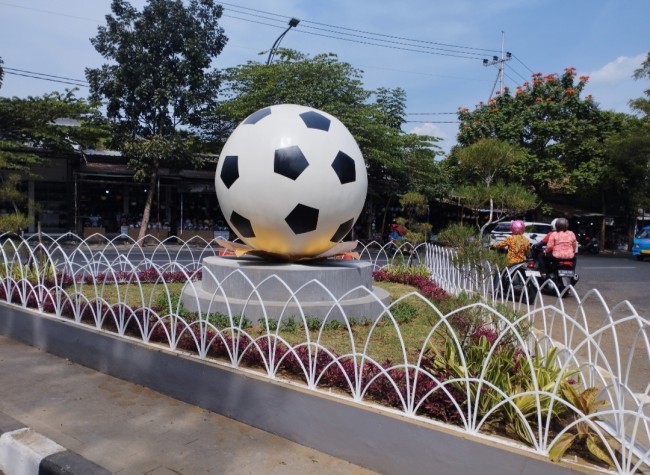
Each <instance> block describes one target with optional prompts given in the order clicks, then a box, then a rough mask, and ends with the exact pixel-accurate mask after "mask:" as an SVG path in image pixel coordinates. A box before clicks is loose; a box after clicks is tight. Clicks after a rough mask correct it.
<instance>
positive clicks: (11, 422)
mask: <svg viewBox="0 0 650 475" xmlns="http://www.w3.org/2000/svg"><path fill="white" fill-rule="evenodd" d="M0 470H1V471H2V472H4V473H5V474H6V475H110V473H111V472H109V471H108V470H106V469H105V468H103V467H100V466H99V465H97V464H96V463H94V462H91V461H90V460H87V459H85V458H83V457H82V456H81V455H79V454H77V453H75V452H71V451H69V450H66V448H65V447H62V446H61V445H59V444H57V443H56V442H54V441H53V440H50V439H48V438H47V437H45V436H44V435H42V434H39V433H38V432H35V431H34V430H32V429H30V428H29V427H26V426H25V425H23V424H21V423H20V422H18V421H16V420H15V419H13V418H11V417H9V416H7V415H6V414H3V413H1V412H0Z"/></svg>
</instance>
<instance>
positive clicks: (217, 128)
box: [208, 49, 444, 234]
mask: <svg viewBox="0 0 650 475" xmlns="http://www.w3.org/2000/svg"><path fill="white" fill-rule="evenodd" d="M276 58H277V59H276V61H274V62H273V63H271V64H270V65H265V64H261V63H258V62H253V61H250V62H248V63H246V64H244V65H241V66H238V67H235V68H231V69H228V70H226V71H225V74H224V82H223V97H224V100H222V101H221V102H220V103H219V105H218V107H217V108H216V109H215V110H214V111H213V114H212V115H211V119H210V122H209V127H208V136H209V138H210V139H212V140H214V141H216V142H223V141H225V140H226V138H227V137H228V135H229V134H230V132H232V130H233V129H234V128H235V127H236V126H237V124H239V123H240V122H241V121H242V120H243V119H244V118H245V117H247V116H248V115H249V114H251V113H253V112H255V111H256V110H259V109H261V108H263V107H267V106H269V105H273V104H285V103H289V104H300V105H305V106H309V107H314V108H316V109H320V110H323V111H325V112H328V113H330V114H332V115H333V116H335V117H337V118H338V119H339V120H341V122H343V123H344V124H345V126H346V127H347V128H348V129H349V130H350V132H351V133H352V135H353V136H354V138H355V139H356V141H357V143H358V144H359V147H360V149H361V151H362V153H363V156H364V158H365V160H366V164H367V167H368V168H367V169H368V183H369V189H368V197H369V199H368V203H367V205H368V206H367V213H368V215H371V216H372V215H374V210H373V209H374V207H375V206H374V203H379V204H381V205H383V207H384V209H385V210H387V209H388V208H389V205H390V203H391V201H396V200H398V199H399V197H400V196H401V195H402V194H403V193H405V192H407V191H419V192H422V193H423V194H425V195H426V196H431V195H432V194H434V193H436V192H438V190H439V189H440V188H442V187H443V186H444V185H443V184H442V181H441V180H440V178H439V177H440V175H439V173H438V170H437V166H436V163H435V161H434V159H435V156H436V155H438V154H440V152H439V149H438V147H437V146H436V145H435V142H436V141H437V140H438V139H437V138H434V137H426V136H419V135H415V134H405V133H403V132H402V130H401V126H402V125H403V124H404V116H405V93H404V91H403V90H401V89H399V88H397V89H387V88H380V89H378V90H377V91H368V90H365V89H364V88H363V86H362V73H361V71H359V70H358V69H356V68H354V67H352V66H351V65H350V64H348V63H345V62H340V61H339V60H338V58H337V57H336V55H334V54H318V55H316V56H314V57H313V58H309V57H307V56H306V55H303V54H301V53H299V52H297V51H293V50H288V49H280V50H279V51H278V52H277V53H276ZM373 99H374V100H373ZM367 224H368V226H370V220H368V221H367ZM384 224H385V217H384V223H383V224H382V228H383V227H385V226H384ZM368 233H369V234H370V231H369V230H368Z"/></svg>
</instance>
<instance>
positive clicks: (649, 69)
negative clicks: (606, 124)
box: [630, 53, 650, 120]
mask: <svg viewBox="0 0 650 475" xmlns="http://www.w3.org/2000/svg"><path fill="white" fill-rule="evenodd" d="M633 77H634V79H644V78H645V79H650V53H648V55H647V56H646V59H645V61H644V62H643V63H641V67H640V68H638V69H636V70H635V71H634V75H633ZM643 93H644V94H645V96H646V97H639V98H637V99H632V100H631V101H630V107H631V108H632V109H634V110H636V111H638V112H640V113H641V114H643V116H644V117H645V119H646V120H650V89H646V90H645V91H643Z"/></svg>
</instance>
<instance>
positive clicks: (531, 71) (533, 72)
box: [512, 54, 535, 74]
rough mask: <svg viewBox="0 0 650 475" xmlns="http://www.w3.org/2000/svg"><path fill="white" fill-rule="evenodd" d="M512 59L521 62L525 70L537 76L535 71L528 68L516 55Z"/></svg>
mask: <svg viewBox="0 0 650 475" xmlns="http://www.w3.org/2000/svg"><path fill="white" fill-rule="evenodd" d="M512 57H513V58H515V59H516V60H517V61H519V62H520V63H521V65H522V66H523V67H524V68H526V69H527V70H528V71H530V73H531V74H535V71H533V70H532V69H530V68H529V67H528V66H526V65H525V64H524V63H523V62H522V61H521V59H519V58H518V57H517V56H515V55H514V54H513V55H512Z"/></svg>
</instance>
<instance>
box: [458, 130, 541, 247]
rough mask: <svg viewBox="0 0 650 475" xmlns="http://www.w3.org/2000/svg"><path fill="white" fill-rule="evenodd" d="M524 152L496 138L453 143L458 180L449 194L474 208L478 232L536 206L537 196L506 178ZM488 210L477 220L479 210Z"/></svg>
mask: <svg viewBox="0 0 650 475" xmlns="http://www.w3.org/2000/svg"><path fill="white" fill-rule="evenodd" d="M525 156H526V153H525V151H524V150H523V149H521V148H520V147H518V146H515V145H512V144H510V143H508V142H505V141H503V140H499V139H495V138H483V139H480V140H478V141H477V142H475V143H472V144H471V145H467V146H465V147H456V148H455V149H454V150H453V151H452V154H451V156H450V158H449V160H450V161H452V162H455V166H456V171H457V183H459V185H458V186H457V187H456V188H455V189H454V190H452V192H451V196H452V197H453V198H455V199H456V201H457V202H459V203H460V204H461V205H462V206H464V207H466V208H469V209H470V210H472V211H473V212H474V216H475V219H476V222H477V225H478V227H479V236H481V237H482V236H483V233H484V231H485V229H486V228H487V227H488V226H489V225H490V224H492V223H495V222H498V221H501V220H503V219H505V218H507V217H512V216H517V215H522V214H524V213H525V212H526V211H528V210H530V209H532V208H534V207H535V206H537V204H538V203H537V201H538V199H537V196H536V195H535V193H533V192H531V191H529V190H528V189H526V188H525V187H523V186H521V185H519V184H517V183H510V182H509V179H510V177H511V176H512V174H513V171H512V170H513V169H515V168H516V167H517V166H518V165H519V164H520V163H521V162H522V161H523V160H524V159H525ZM485 209H487V210H488V215H487V216H488V217H487V220H486V221H483V222H480V221H479V210H485Z"/></svg>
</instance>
